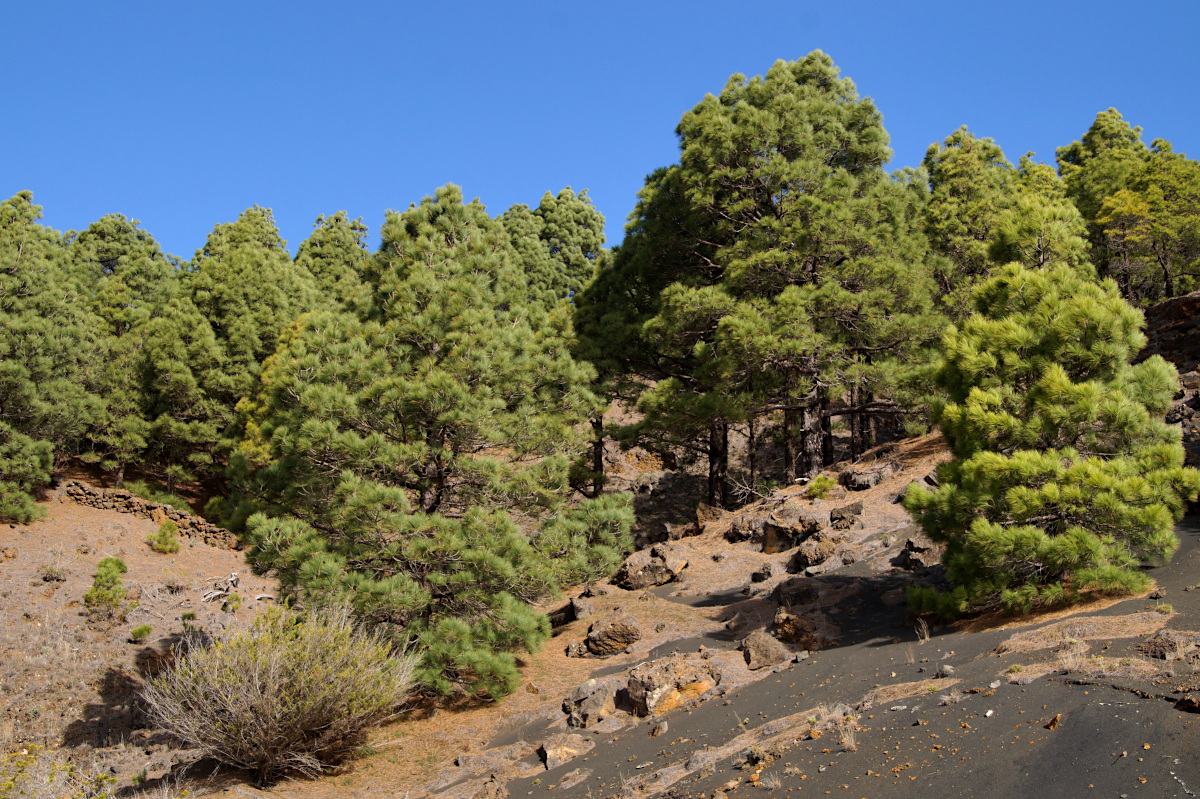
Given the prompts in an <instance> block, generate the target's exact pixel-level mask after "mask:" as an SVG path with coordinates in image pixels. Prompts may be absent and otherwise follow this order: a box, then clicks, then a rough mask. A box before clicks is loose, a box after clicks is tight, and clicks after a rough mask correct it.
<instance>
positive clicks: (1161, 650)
mask: <svg viewBox="0 0 1200 799" xmlns="http://www.w3.org/2000/svg"><path fill="white" fill-rule="evenodd" d="M1184 648H1186V645H1185V644H1184V643H1183V642H1182V641H1180V640H1179V639H1177V638H1176V637H1175V636H1173V635H1171V634H1170V633H1169V632H1167V633H1155V634H1154V635H1152V636H1150V637H1149V638H1147V639H1146V640H1145V641H1142V642H1141V643H1140V644H1138V646H1137V651H1138V652H1140V653H1141V654H1143V655H1145V656H1146V657H1150V658H1158V659H1159V660H1166V659H1167V658H1168V657H1174V656H1175V655H1176V654H1178V653H1179V652H1180V650H1181V649H1184Z"/></svg>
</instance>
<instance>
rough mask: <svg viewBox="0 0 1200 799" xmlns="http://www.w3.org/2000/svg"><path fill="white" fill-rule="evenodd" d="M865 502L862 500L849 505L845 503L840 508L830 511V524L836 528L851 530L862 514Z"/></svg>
mask: <svg viewBox="0 0 1200 799" xmlns="http://www.w3.org/2000/svg"><path fill="white" fill-rule="evenodd" d="M862 512H863V504H862V502H861V501H859V502H852V503H851V504H849V505H843V506H842V507H840V508H834V509H833V510H831V511H829V526H830V527H832V528H833V529H835V530H849V529H850V528H851V527H852V526H853V525H854V522H855V521H857V520H858V517H859V516H861V515H862Z"/></svg>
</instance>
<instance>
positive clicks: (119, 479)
mask: <svg viewBox="0 0 1200 799" xmlns="http://www.w3.org/2000/svg"><path fill="white" fill-rule="evenodd" d="M124 485H125V462H124V461H121V463H120V464H119V465H118V466H117V476H116V478H115V483H114V486H115V487H116V488H123V487H124Z"/></svg>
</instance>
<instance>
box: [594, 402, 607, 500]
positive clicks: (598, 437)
mask: <svg viewBox="0 0 1200 799" xmlns="http://www.w3.org/2000/svg"><path fill="white" fill-rule="evenodd" d="M592 432H593V433H594V434H595V438H594V439H593V440H592V492H591V496H592V497H598V496H600V489H601V488H602V487H603V486H604V417H603V416H597V417H596V418H595V419H593V420H592Z"/></svg>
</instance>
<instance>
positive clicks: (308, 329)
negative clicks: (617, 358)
mask: <svg viewBox="0 0 1200 799" xmlns="http://www.w3.org/2000/svg"><path fill="white" fill-rule="evenodd" d="M368 281H369V283H370V288H371V297H370V301H369V303H368V304H367V306H366V307H365V308H364V309H362V310H361V311H360V312H359V313H351V312H349V311H341V312H317V313H312V314H309V315H307V316H305V317H303V318H301V319H300V320H299V321H298V322H296V323H295V324H294V325H293V326H292V327H291V328H290V329H289V330H288V332H287V333H286V334H285V335H284V336H283V337H282V338H281V343H280V347H279V349H278V350H277V352H276V353H275V354H274V355H273V356H272V357H271V358H270V359H269V360H268V361H267V362H266V364H265V366H264V370H263V374H262V379H261V384H260V391H259V393H258V395H257V397H256V399H255V407H254V410H253V413H252V414H251V424H250V426H249V427H248V430H250V431H251V432H252V440H248V441H246V442H244V445H243V452H244V453H245V457H247V458H254V457H257V458H259V459H261V461H263V463H262V468H261V469H260V470H259V471H258V472H257V474H256V475H255V476H254V478H253V479H254V480H256V481H258V485H259V486H261V488H260V489H257V490H259V491H261V492H262V496H263V499H264V500H265V501H266V502H267V503H268V504H269V506H270V508H271V509H273V511H274V512H275V513H277V514H279V513H288V514H290V515H291V516H292V517H293V518H290V519H286V518H280V517H278V516H277V517H274V518H272V517H268V516H266V515H262V514H260V515H257V516H254V517H252V518H251V519H250V520H249V521H248V525H247V526H248V529H249V532H250V536H251V538H252V540H253V542H254V549H253V555H252V556H253V558H254V559H255V561H256V562H257V563H258V564H259V565H260V566H261V567H270V568H276V569H278V570H279V573H280V575H281V579H282V580H283V581H284V583H285V585H286V586H287V589H288V590H289V591H290V592H291V593H293V594H295V595H298V596H300V597H303V598H305V599H306V600H307V601H310V602H319V601H328V599H330V598H336V597H345V598H347V599H348V600H349V601H351V602H352V603H353V605H354V607H355V608H356V609H357V611H358V613H359V614H360V615H361V616H362V617H363V618H364V619H366V620H369V621H371V622H373V623H376V624H382V625H387V626H390V627H391V628H393V629H394V630H395V631H396V632H397V635H399V636H401V637H403V638H404V639H405V640H407V641H409V642H411V643H415V644H416V645H417V646H419V648H420V649H421V652H422V657H423V661H422V663H423V666H422V679H423V681H424V683H425V685H426V686H427V688H429V689H430V690H433V691H437V692H441V693H447V692H451V691H453V690H456V689H466V690H469V691H485V692H488V693H490V694H491V695H493V696H499V695H501V694H503V693H505V692H507V691H509V690H511V689H512V687H513V685H514V684H515V682H514V681H515V680H516V678H517V676H518V674H517V671H516V668H515V663H514V659H513V656H512V654H511V651H512V650H514V649H527V650H529V649H534V648H536V647H537V646H538V645H540V644H541V643H542V642H543V641H544V640H545V639H546V638H547V636H548V634H549V628H548V623H547V621H546V619H545V617H544V616H542V615H541V614H539V613H537V612H535V611H534V610H533V609H532V608H530V607H529V605H528V604H527V603H528V602H529V601H531V600H533V599H535V598H537V597H539V596H542V595H544V594H545V593H546V592H548V591H552V590H554V588H555V586H556V585H557V584H558V583H559V581H562V580H576V579H583V578H585V577H596V576H600V575H602V574H605V573H607V572H608V571H610V570H611V569H612V568H614V567H615V565H616V563H617V562H618V561H619V557H620V553H621V552H622V551H623V550H624V549H625V548H626V547H627V546H628V529H629V526H630V522H631V514H630V511H629V508H628V504H627V502H626V501H625V500H624V499H622V498H615V497H606V498H602V499H599V500H588V501H585V502H584V503H583V504H582V505H580V506H579V507H577V508H576V509H573V510H568V509H566V508H565V507H564V499H565V498H566V495H567V493H568V485H567V473H568V467H569V465H570V463H571V461H572V457H573V455H574V454H575V452H576V451H577V450H578V449H579V446H580V443H581V442H580V436H579V432H578V426H579V423H580V422H581V421H582V420H584V419H586V418H587V417H588V415H589V414H591V413H593V412H594V411H595V408H596V405H597V399H596V398H595V397H594V396H593V395H592V394H591V393H590V391H589V390H588V385H589V383H590V381H591V379H592V373H591V372H590V370H589V369H587V368H586V367H585V366H583V365H580V364H578V363H576V362H575V361H574V360H573V359H572V358H571V355H570V344H571V342H570V338H569V326H568V324H567V323H568V317H567V314H566V309H564V308H561V307H560V308H559V309H558V310H556V311H554V310H552V311H547V310H545V309H544V308H543V307H541V305H540V303H538V302H527V297H528V295H529V291H528V287H527V284H526V283H525V281H524V279H523V275H522V274H521V271H520V270H519V269H518V268H517V266H516V263H515V262H514V252H513V250H512V248H511V245H510V243H509V240H508V235H507V232H506V230H505V229H504V227H503V226H502V225H501V224H500V223H499V222H498V221H496V220H493V219H491V218H490V217H489V216H488V215H487V213H486V212H485V210H484V208H483V206H482V205H480V204H479V203H478V202H473V203H469V204H464V203H463V202H462V196H461V193H460V192H459V190H458V189H457V188H454V187H446V188H443V189H440V190H438V192H437V194H436V196H435V197H432V198H426V199H425V200H424V201H423V202H422V203H421V204H420V205H417V206H414V207H412V208H410V209H409V210H408V211H406V212H404V213H402V214H397V213H390V214H389V215H388V218H387V221H386V223H385V225H384V228H383V233H382V244H381V248H380V251H379V253H378V254H377V255H376V257H375V258H374V259H373V261H372V264H371V267H370V269H369V270H368Z"/></svg>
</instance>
